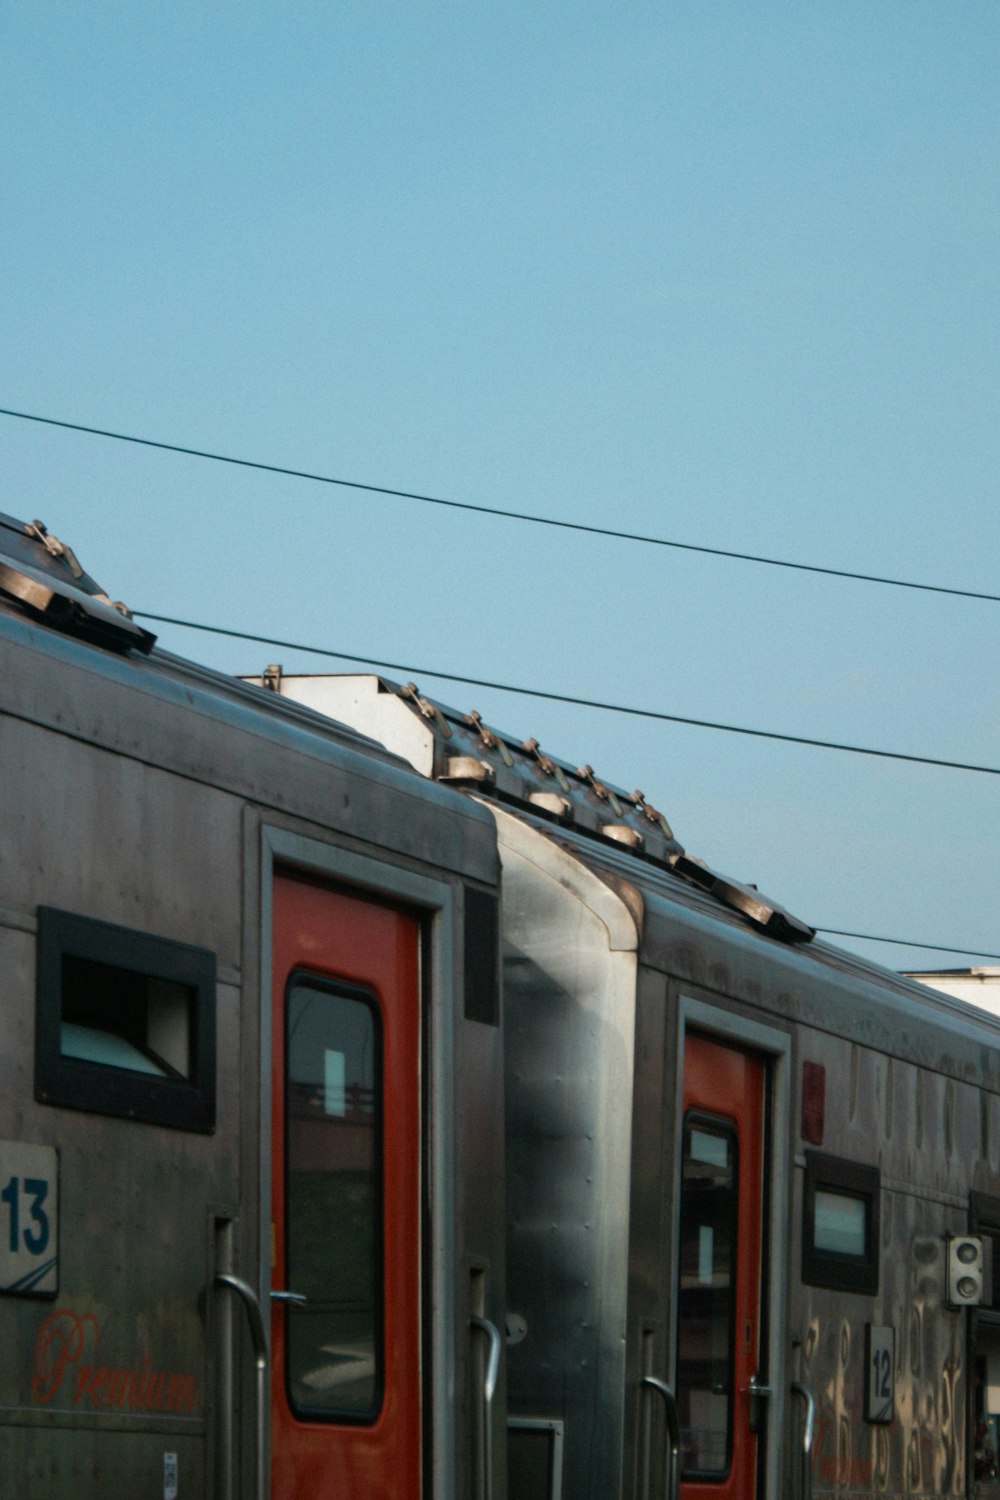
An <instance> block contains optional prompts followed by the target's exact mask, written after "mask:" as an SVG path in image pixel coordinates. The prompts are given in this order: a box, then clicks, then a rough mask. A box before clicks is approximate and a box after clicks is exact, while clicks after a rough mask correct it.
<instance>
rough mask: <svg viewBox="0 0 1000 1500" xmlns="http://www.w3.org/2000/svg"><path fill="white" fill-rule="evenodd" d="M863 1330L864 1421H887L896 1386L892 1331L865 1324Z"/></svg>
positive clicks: (888, 1420) (894, 1345)
mask: <svg viewBox="0 0 1000 1500" xmlns="http://www.w3.org/2000/svg"><path fill="white" fill-rule="evenodd" d="M866 1332H867V1335H868V1336H867V1338H866V1339H865V1344H866V1346H867V1347H866V1354H867V1358H866V1361H865V1363H866V1370H867V1377H866V1380H865V1420H866V1421H868V1422H891V1421H892V1417H893V1407H894V1405H895V1387H896V1330H895V1329H894V1328H885V1327H879V1326H878V1325H877V1324H875V1323H869V1324H868V1327H867V1330H866Z"/></svg>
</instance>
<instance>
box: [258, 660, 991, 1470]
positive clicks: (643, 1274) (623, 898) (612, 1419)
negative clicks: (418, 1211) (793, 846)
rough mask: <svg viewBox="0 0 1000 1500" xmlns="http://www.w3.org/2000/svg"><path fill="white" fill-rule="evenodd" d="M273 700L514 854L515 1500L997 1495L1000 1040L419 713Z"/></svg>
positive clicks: (634, 813)
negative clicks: (446, 804)
mask: <svg viewBox="0 0 1000 1500" xmlns="http://www.w3.org/2000/svg"><path fill="white" fill-rule="evenodd" d="M256 680H257V681H258V682H259V684H260V685H261V686H265V687H270V688H272V689H273V690H274V691H275V692H276V693H277V694H278V695H280V696H284V697H289V698H292V699H294V700H296V701H298V702H300V703H302V704H305V705H309V706H310V707H312V708H314V709H316V710H318V711H321V712H325V713H327V714H329V715H330V716H331V717H332V718H333V719H335V720H338V721H340V722H344V723H348V724H351V725H352V726H353V727H355V728H356V729H357V730H359V731H360V732H362V733H364V734H366V735H368V736H370V737H371V738H373V739H375V740H378V741H379V742H380V743H382V744H384V745H385V746H387V747H388V748H389V749H391V750H393V751H394V752H396V753H397V754H399V755H400V756H401V757H402V758H404V759H405V760H407V761H408V762H409V763H410V764H411V765H412V766H413V768H414V769H415V770H417V771H419V772H420V773H421V774H422V775H423V776H424V777H426V778H427V779H428V780H429V781H436V782H438V783H442V782H444V783H449V782H450V783H452V784H455V785H458V786H462V787H464V788H465V789H466V791H467V793H468V794H469V796H470V800H474V801H477V802H479V803H480V804H481V805H483V806H485V807H488V808H489V810H490V811H491V812H492V815H493V817H494V820H495V823H496V830H497V838H498V844H499V850H500V858H501V863H502V870H503V874H502V886H503V899H502V918H501V935H502V967H503V1006H504V1015H503V1029H504V1042H503V1045H504V1073H505V1124H504V1136H505V1158H506V1182H505V1193H506V1224H507V1233H506V1285H507V1294H506V1295H507V1303H506V1307H507V1313H506V1322H505V1364H506V1413H507V1416H506V1425H507V1441H506V1454H507V1476H506V1483H507V1486H508V1488H507V1490H506V1493H508V1494H509V1495H510V1496H511V1497H516V1500H561V1497H564V1500H617V1497H622V1500H676V1497H678V1496H679V1497H680V1500H779V1497H781V1500H785V1497H788V1500H793V1497H802V1500H806V1497H809V1496H817V1497H818V1496H822V1495H837V1496H848V1495H849V1496H852V1497H861V1496H865V1497H874V1496H891V1497H894V1500H895V1497H903V1496H906V1497H910V1500H916V1497H930V1496H935V1497H939V1496H954V1497H958V1496H970V1495H982V1496H986V1495H989V1494H1000V1480H998V1467H997V1454H998V1451H1000V1258H998V1257H997V1256H995V1255H994V1253H993V1252H994V1247H995V1245H996V1242H997V1240H998V1239H1000V1047H998V1042H1000V1032H998V1029H997V1022H996V1020H995V1018H993V1017H991V1016H988V1015H985V1014H983V1013H982V1012H980V1011H977V1010H976V1009H974V1008H973V1007H970V1006H966V1005H963V1004H962V1003H960V1002H957V1001H951V1000H950V999H949V998H948V997H946V996H944V995H940V994H935V993H934V992H931V991H928V990H927V989H925V988H922V987H920V986H918V985H916V984H913V983H911V982H909V981H907V980H905V979H902V978H901V977H899V976H898V975H896V974H893V973H890V972H888V971H886V970H883V969H881V968H879V967H877V966H875V965H873V964H869V963H865V962H862V961H861V960H860V959H857V958H854V957H852V956H850V955H848V954H845V953H843V952H840V951H838V950H837V949H835V948H833V947H832V946H829V945H827V944H825V943H822V942H819V941H817V940H816V938H815V934H814V932H813V931H812V929H811V928H810V927H809V926H808V925H807V924H805V923H803V922H801V921H800V920H798V919H796V918H795V917H794V916H792V915H791V914H789V913H788V912H787V911H786V910H784V909H783V908H782V907H780V906H778V905H777V904H776V903H775V902H772V901H770V900H769V899H768V898H766V897H765V896H763V895H762V894H761V893H760V892H759V891H757V890H756V889H755V888H753V887H752V886H747V885H744V884H741V883H739V882H736V881H733V880H730V879H728V878H726V877H724V876H722V875H720V874H718V873H717V872H714V871H712V870H710V869H708V868H706V867H705V866H704V865H703V864H702V863H700V862H699V861H697V860H695V859H692V858H690V857H688V856H687V855H686V854H685V853H684V851H683V849H682V848H681V846H680V844H679V843H678V842H677V840H676V839H675V838H674V836H673V833H672V831H671V829H670V827H669V824H668V823H667V821H666V819H665V818H664V817H663V815H662V814H660V813H659V812H658V811H657V810H656V809H655V808H653V807H652V806H651V805H650V804H649V803H648V801H647V800H646V799H645V798H644V797H643V796H642V795H641V794H640V793H632V794H625V793H624V792H622V791H621V790H620V789H617V788H614V787H611V786H609V785H607V784H604V783H602V782H601V781H600V780H599V779H598V778H597V777H596V776H595V775H594V773H593V771H592V770H591V768H590V767H582V768H574V767H571V766H569V765H567V764H565V763H561V762H559V761H556V760H555V759H553V758H552V757H550V756H548V755H546V754H544V753H543V752H542V751H541V749H540V748H539V746H538V745H537V744H536V743H535V742H534V741H533V740H529V741H526V742H521V741H519V740H515V739H512V738H511V737H509V736H505V735H502V734H500V733H498V732H497V731H495V730H493V729H491V728H489V727H488V726H486V725H485V724H484V723H483V722H482V719H481V718H480V717H479V716H478V715H477V714H474V713H473V714H468V715H462V714H457V713H455V712H454V711H452V710H449V709H448V708H445V707H443V706H442V705H440V704H437V703H433V702H431V701H429V700H428V699H427V698H425V697H423V696H422V695H421V694H420V693H419V692H418V690H417V689H416V688H415V687H414V686H413V685H412V684H410V685H408V686H406V687H399V686H397V685H394V684H392V683H390V682H388V681H386V680H384V679H381V678H377V677H363V676H362V677H344V676H340V677H312V676H307V677H293V676H285V675H283V674H282V672H281V669H280V668H279V667H269V668H268V669H267V671H266V672H265V673H263V674H262V676H261V677H260V678H259V679H256ZM994 1267H996V1273H995V1272H994Z"/></svg>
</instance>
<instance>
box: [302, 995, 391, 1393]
mask: <svg viewBox="0 0 1000 1500" xmlns="http://www.w3.org/2000/svg"><path fill="white" fill-rule="evenodd" d="M285 1014H286V1026H287V1036H286V1042H285V1057H286V1075H285V1076H286V1093H285V1111H286V1115H285V1118H286V1126H285V1152H286V1161H285V1193H286V1226H287V1231H286V1232H287V1238H286V1245H285V1254H286V1266H287V1275H288V1286H289V1288H290V1289H291V1290H292V1291H293V1292H294V1293H296V1294H298V1295H300V1296H303V1297H304V1298H305V1301H304V1302H302V1303H296V1302H291V1303H289V1304H288V1325H287V1339H286V1344H285V1350H286V1378H287V1385H288V1401H289V1405H290V1407H291V1408H292V1410H293V1411H294V1413H295V1414H296V1416H298V1417H300V1418H306V1419H308V1418H320V1419H322V1420H325V1421H329V1420H331V1419H336V1420H340V1421H343V1420H345V1419H346V1420H356V1421H373V1420H374V1418H375V1417H376V1416H377V1415H378V1410H379V1405H380V1399H381V1389H382V1348H381V1346H382V1338H381V1327H382V1306H381V1288H382V1266H381V1244H382V1184H381V1170H380V1161H381V1145H380V1138H381V1116H382V1099H381V1055H380V1054H381V1046H380V1037H379V1028H378V1014H377V1011H376V1009H375V1006H374V1004H373V1003H372V1001H371V1000H370V999H369V998H368V997H367V996H365V995H363V994H359V993H357V992H350V993H345V992H343V991H340V990H338V989H334V988H332V987H329V986H327V985H325V984H323V983H321V982H319V981H316V980H313V979H310V978H306V977H301V976H295V977H294V978H293V980H292V983H291V987H290V990H289V994H288V1001H287V1006H286V1012H285Z"/></svg>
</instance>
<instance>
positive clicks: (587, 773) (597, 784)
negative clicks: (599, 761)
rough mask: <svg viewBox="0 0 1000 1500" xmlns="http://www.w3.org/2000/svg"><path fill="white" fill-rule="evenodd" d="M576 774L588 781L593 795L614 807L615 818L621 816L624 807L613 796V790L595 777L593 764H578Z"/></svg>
mask: <svg viewBox="0 0 1000 1500" xmlns="http://www.w3.org/2000/svg"><path fill="white" fill-rule="evenodd" d="M576 774H577V775H578V776H579V777H581V778H582V779H583V780H584V781H589V782H590V785H591V787H592V788H593V792H594V796H595V797H597V798H599V799H600V801H601V802H609V803H610V804H611V806H612V808H613V809H614V813H615V817H616V818H620V817H621V815H622V813H623V812H624V808H623V807H622V805H621V803H620V802H619V800H618V798H617V797H616V796H615V794H614V792H613V791H611V790H610V788H609V787H606V786H605V785H604V782H603V781H598V779H597V777H596V776H595V775H594V768H593V766H579V767H578V768H577V772H576Z"/></svg>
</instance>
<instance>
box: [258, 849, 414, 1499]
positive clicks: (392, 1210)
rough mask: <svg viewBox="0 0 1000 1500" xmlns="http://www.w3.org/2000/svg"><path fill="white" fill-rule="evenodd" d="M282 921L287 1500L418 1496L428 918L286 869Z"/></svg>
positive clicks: (279, 1365) (277, 1051) (278, 1252)
mask: <svg viewBox="0 0 1000 1500" xmlns="http://www.w3.org/2000/svg"><path fill="white" fill-rule="evenodd" d="M272 910H273V939H272V941H273V947H272V955H273V1036H272V1097H271V1106H272V1127H271V1129H272V1135H271V1142H272V1205H271V1217H272V1255H271V1259H272V1274H271V1285H272V1293H271V1297H272V1303H271V1339H272V1348H271V1373H272V1382H271V1495H272V1500H305V1497H307V1496H308V1497H310V1500H312V1497H315V1496H317V1495H331V1496H345V1497H346V1496H356V1497H361V1496H364V1497H365V1500H380V1497H388V1496H389V1495H390V1494H391V1496H392V1500H418V1497H419V1494H420V1476H421V1453H420V1441H421V1436H420V1435H421V1380H420V1256H419V1251H420V1161H421V1146H420V1142H421V1127H420V1106H419V1100H420V1093H419V1079H420V992H419V962H420V949H419V928H418V923H417V920H416V918H415V917H413V916H412V915H410V914H408V913H405V912H401V911H398V910H396V909H395V908H393V907H391V906H387V905H382V904H380V903H379V902H377V901H374V900H370V899H369V898H368V897H366V896H363V895H360V894H353V893H352V894H348V893H347V892H344V891H341V890H335V889H332V888H330V887H327V886H324V885H320V884H316V883H313V882H311V881H308V880H305V879H299V878H297V877H295V876H292V875H285V874H279V875H276V877H275V881H274V894H273V907H272Z"/></svg>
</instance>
